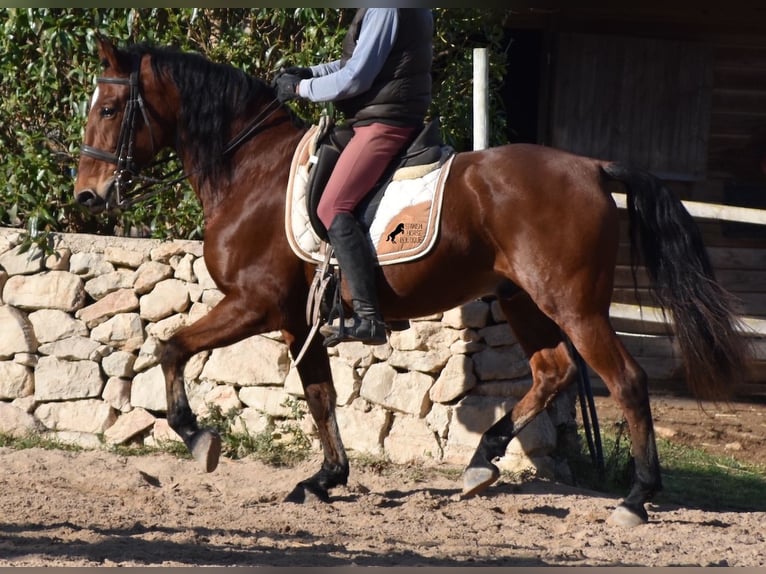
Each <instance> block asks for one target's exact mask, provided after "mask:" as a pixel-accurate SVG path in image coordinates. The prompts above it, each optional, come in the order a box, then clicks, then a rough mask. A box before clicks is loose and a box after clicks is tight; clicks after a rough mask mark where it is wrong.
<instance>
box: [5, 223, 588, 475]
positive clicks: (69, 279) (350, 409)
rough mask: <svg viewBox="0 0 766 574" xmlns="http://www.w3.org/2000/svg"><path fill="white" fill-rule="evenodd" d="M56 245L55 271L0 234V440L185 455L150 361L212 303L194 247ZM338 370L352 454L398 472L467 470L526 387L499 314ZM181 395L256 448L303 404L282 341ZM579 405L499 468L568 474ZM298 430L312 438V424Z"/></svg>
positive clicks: (75, 240) (353, 347) (217, 359)
mask: <svg viewBox="0 0 766 574" xmlns="http://www.w3.org/2000/svg"><path fill="white" fill-rule="evenodd" d="M54 237H55V241H54V243H55V244H54V249H55V251H56V255H52V256H47V257H46V256H44V255H43V254H42V253H41V252H40V251H38V250H36V249H35V248H32V249H30V250H28V251H24V249H23V248H22V247H21V244H20V242H21V234H20V232H19V231H18V230H15V229H0V267H2V269H1V270H0V291H1V292H2V298H1V299H0V329H1V332H2V337H0V432H3V433H10V434H15V435H24V434H26V433H29V432H38V433H47V434H50V435H51V436H54V437H55V438H57V439H58V440H61V441H63V442H72V443H76V444H79V445H81V446H85V447H93V448H97V447H99V446H101V445H103V444H104V443H106V444H123V443H125V444H135V443H138V444H140V443H145V444H157V443H158V442H161V441H166V440H180V439H179V438H178V437H177V436H176V435H175V433H174V432H173V431H172V430H171V429H170V428H169V426H168V424H167V421H166V419H165V418H164V417H165V411H166V399H165V387H164V379H163V376H162V372H161V369H160V367H159V364H158V361H159V353H160V351H161V348H162V342H163V341H165V340H167V339H168V338H169V337H170V336H171V335H172V334H173V333H174V332H175V331H177V330H178V329H179V328H181V327H183V326H184V325H186V324H189V323H190V322H193V321H194V320H195V319H196V318H198V317H200V316H202V315H204V314H205V313H206V312H207V311H209V309H210V308H211V307H212V306H214V305H215V304H216V302H217V301H218V300H219V299H220V298H221V293H220V292H219V291H218V290H217V288H216V286H215V284H214V283H213V281H212V280H211V279H210V277H209V275H208V274H207V270H206V268H205V263H204V260H203V259H202V243H201V242H194V241H171V242H163V241H160V240H148V239H126V238H114V237H103V236H90V235H87V236H86V235H66V234H60V235H55V236H54ZM331 364H332V370H333V376H334V381H335V386H336V389H337V393H338V411H337V412H338V423H339V426H340V430H341V435H342V437H343V439H344V442H345V445H346V448H348V449H349V450H350V451H351V452H356V453H368V454H373V455H378V456H385V457H388V458H389V459H391V460H392V461H394V462H401V463H404V462H411V461H417V462H421V463H422V462H426V463H427V462H433V463H436V462H448V463H454V464H458V465H464V464H467V462H468V460H469V458H470V456H471V454H472V453H473V451H474V449H475V447H476V445H477V444H478V441H479V438H480V436H481V433H482V432H484V431H485V430H486V429H487V428H488V427H489V426H490V425H491V424H492V423H493V422H494V421H496V420H497V419H498V418H500V416H501V415H502V414H503V413H504V412H506V411H507V410H508V409H510V408H511V407H512V406H513V405H514V404H515V403H516V401H518V399H519V398H521V396H522V395H523V394H524V393H525V392H526V390H527V389H528V388H529V387H530V385H531V379H530V376H529V367H528V364H527V361H526V358H525V356H524V354H523V353H522V351H521V349H520V348H519V346H518V344H516V342H515V340H514V338H513V336H512V334H511V332H510V329H508V327H507V325H506V324H505V322H504V319H502V315H501V312H500V310H499V308H497V305H496V304H495V303H494V302H484V301H474V302H472V303H468V304H466V305H464V306H462V307H460V308H456V309H452V310H450V311H448V312H445V313H443V314H440V315H438V316H431V317H424V318H421V319H418V320H414V321H412V322H411V326H410V328H409V329H407V330H405V331H400V332H394V333H392V334H391V337H390V341H389V344H387V345H380V346H377V347H367V346H364V345H361V344H358V343H344V344H342V345H339V346H337V347H335V348H334V349H332V350H331ZM185 380H186V386H187V392H188V394H189V399H190V402H191V406H192V409H193V410H194V412H195V413H196V414H197V415H198V416H204V415H205V414H206V413H207V412H209V409H210V405H216V406H218V407H220V409H221V412H223V413H228V412H230V411H231V409H234V410H235V412H236V413H237V416H236V420H237V425H239V428H240V429H246V430H247V432H250V433H252V434H255V433H258V432H261V431H263V430H264V429H266V428H267V427H268V425H269V423H270V422H273V423H275V424H277V426H278V425H279V424H280V423H281V422H290V423H292V424H294V422H295V421H294V420H291V416H294V409H292V408H291V407H290V400H289V399H292V400H293V401H295V400H296V399H297V400H298V403H297V404H298V405H300V404H301V400H302V399H301V397H302V388H301V384H300V381H299V380H298V377H297V376H296V374H295V370H294V369H293V368H291V361H290V358H289V354H288V351H287V347H286V346H285V345H284V344H283V343H282V341H281V339H280V334H279V333H270V334H266V335H258V336H254V337H251V338H249V339H246V340H244V341H242V342H240V343H237V344H235V345H231V346H229V347H224V348H220V349H216V350H214V351H212V352H209V353H200V354H198V355H196V356H194V357H193V358H192V360H191V361H189V363H188V365H187V367H186V370H185ZM573 387H574V385H573ZM574 390H575V391H576V389H574ZM575 394H576V392H568V393H566V394H565V395H564V396H561V397H559V398H557V399H556V400H555V401H554V402H553V404H552V405H551V406H550V407H549V408H548V409H547V411H545V412H543V413H541V415H540V416H538V417H537V418H536V419H535V420H534V421H533V422H532V423H531V424H530V425H529V426H528V427H527V428H525V429H524V430H523V431H522V433H521V434H520V435H519V437H517V438H515V439H514V440H513V441H512V442H511V444H510V446H509V448H508V449H507V451H506V456H505V457H504V458H503V459H502V460H501V461H500V463H499V466H500V467H501V468H504V469H506V470H509V471H511V472H524V473H528V472H532V473H537V474H540V475H544V476H549V477H553V476H561V474H562V473H566V471H567V465H566V460H565V458H564V459H560V457H559V456H557V455H556V453H557V452H560V451H561V450H562V449H561V448H559V447H560V446H561V445H562V444H571V443H570V442H569V441H570V440H571V439H572V438H573V436H574V434H575V430H574V429H576V425H575V423H574V420H575V400H574V398H575ZM301 410H302V411H305V410H306V409H305V408H303V409H301ZM301 426H302V428H303V429H304V431H306V432H307V434H309V435H310V436H312V435H313V432H314V430H313V428H312V422H311V419H310V416H309V415H305V416H304V418H303V420H302V421H301Z"/></svg>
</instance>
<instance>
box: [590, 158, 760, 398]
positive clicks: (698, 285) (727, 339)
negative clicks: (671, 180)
mask: <svg viewBox="0 0 766 574" xmlns="http://www.w3.org/2000/svg"><path fill="white" fill-rule="evenodd" d="M603 172H604V173H605V174H606V176H607V177H608V178H610V179H615V180H618V181H620V182H622V183H624V184H625V186H626V187H627V189H628V192H627V197H628V202H627V203H628V214H629V220H630V230H629V231H630V239H631V249H632V265H633V267H634V269H635V266H636V265H637V264H639V262H643V264H644V266H645V267H646V270H647V272H648V273H649V277H650V278H651V281H652V285H653V287H652V288H653V290H654V293H655V295H656V296H657V300H658V301H659V303H660V305H661V306H662V308H663V309H665V310H669V311H670V313H671V315H672V320H673V331H674V333H675V336H676V340H677V342H678V345H679V348H680V350H681V355H682V361H683V364H684V368H685V370H686V377H687V384H688V386H689V388H690V389H691V391H692V393H693V394H694V395H695V397H697V398H698V399H712V400H717V399H726V398H729V397H730V396H731V392H732V391H733V389H734V386H735V385H736V384H737V383H739V382H741V380H742V378H743V375H744V374H745V369H746V363H747V356H748V353H747V344H746V340H745V338H744V337H743V336H742V334H741V333H740V332H738V331H739V330H741V329H740V328H739V327H740V325H739V324H740V321H739V319H738V317H737V315H736V313H735V311H734V306H733V298H732V296H731V295H730V294H729V293H727V292H726V291H725V290H724V289H723V288H722V287H721V286H720V285H719V284H718V283H717V282H716V280H715V275H714V272H713V267H712V265H711V263H710V259H709V258H708V254H707V251H706V249H705V246H704V244H703V242H702V237H701V234H700V231H699V228H698V227H697V224H696V223H695V222H694V220H693V219H692V217H691V215H689V212H688V211H686V208H685V207H684V206H683V204H682V203H681V201H680V200H679V199H678V197H676V196H675V195H674V194H673V193H672V192H671V191H670V190H669V189H668V188H667V187H666V186H664V185H663V184H662V182H661V181H660V180H659V179H657V178H656V177H654V176H653V175H651V174H649V173H646V172H642V171H637V170H632V169H629V168H627V167H625V166H623V165H620V164H610V165H608V166H606V167H605V168H604V169H603ZM639 255H640V259H639Z"/></svg>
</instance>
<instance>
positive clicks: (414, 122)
mask: <svg viewBox="0 0 766 574" xmlns="http://www.w3.org/2000/svg"><path fill="white" fill-rule="evenodd" d="M398 10H399V23H398V29H397V33H396V39H395V40H394V45H393V47H392V48H391V53H390V54H389V56H388V58H387V59H386V62H385V63H384V64H383V68H382V69H381V71H380V73H379V74H378V76H377V77H376V78H375V80H374V81H373V83H372V86H371V87H370V89H369V90H367V91H366V92H364V93H363V94H359V95H357V96H354V97H353V98H349V99H345V100H337V101H336V102H335V106H336V107H337V108H338V109H339V110H340V111H341V112H343V114H344V115H345V117H346V119H347V121H348V122H349V123H352V124H357V125H363V124H369V123H372V122H383V123H387V124H393V125H400V126H422V125H423V119H424V118H425V115H426V112H427V111H428V106H429V104H430V103H431V62H432V59H433V40H432V38H433V19H432V17H431V11H430V10H428V9H423V8H399V9H398ZM366 11H367V9H366V8H360V9H359V10H357V13H356V15H355V16H354V19H353V20H352V22H351V25H350V26H349V29H348V33H347V34H346V37H345V38H344V40H343V55H342V57H341V62H342V63H343V65H345V63H346V62H347V61H348V59H349V58H350V57H351V54H352V53H353V51H354V47H355V46H356V43H357V40H358V38H359V31H360V28H361V23H362V18H364V13H365V12H366Z"/></svg>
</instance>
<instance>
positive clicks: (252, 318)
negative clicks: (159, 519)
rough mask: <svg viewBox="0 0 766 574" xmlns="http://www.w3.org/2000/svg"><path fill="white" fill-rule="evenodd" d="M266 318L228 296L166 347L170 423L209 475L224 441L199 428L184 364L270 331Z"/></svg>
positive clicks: (164, 362)
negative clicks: (187, 386)
mask: <svg viewBox="0 0 766 574" xmlns="http://www.w3.org/2000/svg"><path fill="white" fill-rule="evenodd" d="M263 318H264V314H261V313H259V312H258V311H257V310H255V309H253V308H248V307H247V306H246V305H245V304H244V301H242V300H241V299H238V298H233V297H230V296H227V297H224V298H223V299H222V300H221V301H220V302H219V303H218V304H217V305H216V306H215V307H213V309H211V310H210V312H209V313H208V314H207V315H205V316H204V317H202V318H201V319H199V320H198V321H196V322H195V323H193V324H192V325H189V326H188V327H185V328H183V329H181V330H180V331H178V332H177V333H175V334H174V335H173V336H172V337H171V338H170V339H168V341H167V342H166V344H165V346H164V349H163V352H162V356H161V358H160V365H161V367H162V372H163V374H164V375H165V392H166V397H167V409H168V410H167V416H168V424H169V425H170V428H172V429H173V430H174V431H175V432H176V433H177V434H178V435H179V436H180V437H181V438H182V439H183V441H184V444H185V445H186V447H187V448H188V449H189V452H191V454H192V456H193V457H194V459H195V460H196V461H198V462H199V463H201V465H202V467H203V468H204V469H205V471H206V472H212V471H214V470H215V469H216V467H217V466H218V459H219V457H220V455H221V438H220V437H219V436H218V433H216V432H214V431H212V430H209V429H200V428H199V426H198V425H197V420H196V417H195V416H194V413H193V412H192V410H191V407H190V406H189V399H188V397H187V396H186V389H185V388H184V377H183V369H184V365H185V364H186V362H187V361H188V360H189V359H190V358H191V357H192V356H193V355H194V354H196V353H199V352H200V351H206V350H210V349H214V348H217V347H222V346H225V345H230V344H232V343H235V342H237V341H240V340H242V339H244V338H245V337H248V336H250V335H254V334H256V333H262V332H265V331H267V330H270V329H269V325H267V324H265V323H264V322H263Z"/></svg>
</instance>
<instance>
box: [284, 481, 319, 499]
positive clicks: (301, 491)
mask: <svg viewBox="0 0 766 574" xmlns="http://www.w3.org/2000/svg"><path fill="white" fill-rule="evenodd" d="M309 500H319V501H320V502H330V494H329V493H328V492H327V490H326V489H324V488H322V487H320V486H317V485H314V484H311V483H310V482H299V483H298V484H296V485H295V488H293V490H292V492H291V493H290V494H288V495H287V496H286V497H285V502H293V503H295V504H303V503H304V502H308V501H309Z"/></svg>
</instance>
